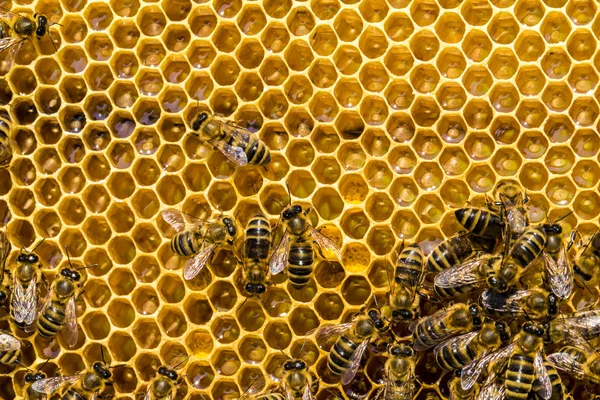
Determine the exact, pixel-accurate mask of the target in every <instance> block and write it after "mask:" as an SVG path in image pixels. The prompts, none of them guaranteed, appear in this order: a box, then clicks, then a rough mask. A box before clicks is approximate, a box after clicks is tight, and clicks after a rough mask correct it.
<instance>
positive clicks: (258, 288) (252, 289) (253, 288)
mask: <svg viewBox="0 0 600 400" xmlns="http://www.w3.org/2000/svg"><path fill="white" fill-rule="evenodd" d="M245 289H246V292H248V293H252V294H263V293H264V292H265V291H266V290H267V288H266V287H265V285H263V284H262V283H257V284H254V283H247V284H246V287H245Z"/></svg>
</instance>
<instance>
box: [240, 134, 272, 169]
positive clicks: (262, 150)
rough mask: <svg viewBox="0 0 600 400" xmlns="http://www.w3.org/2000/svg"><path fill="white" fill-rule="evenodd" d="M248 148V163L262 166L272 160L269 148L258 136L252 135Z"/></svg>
mask: <svg viewBox="0 0 600 400" xmlns="http://www.w3.org/2000/svg"><path fill="white" fill-rule="evenodd" d="M247 149H248V152H247V154H246V155H247V156H248V164H252V165H259V166H262V165H266V164H268V163H269V162H270V161H271V153H270V152H269V149H267V147H266V146H265V144H264V143H263V142H261V141H260V140H258V139H257V138H255V137H252V138H251V139H250V142H249V143H248V147H247Z"/></svg>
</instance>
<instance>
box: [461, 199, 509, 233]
mask: <svg viewBox="0 0 600 400" xmlns="http://www.w3.org/2000/svg"><path fill="white" fill-rule="evenodd" d="M454 215H455V216H456V219H457V220H458V222H459V223H460V224H461V225H462V226H463V227H464V228H465V229H466V230H468V231H469V232H471V233H472V234H474V235H477V236H481V237H485V238H491V239H497V238H500V237H502V232H503V230H504V222H502V218H500V215H498V214H496V213H494V212H491V211H489V210H484V209H481V208H474V207H467V208H460V209H458V210H456V211H454Z"/></svg>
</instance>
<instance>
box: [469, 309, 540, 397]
mask: <svg viewBox="0 0 600 400" xmlns="http://www.w3.org/2000/svg"><path fill="white" fill-rule="evenodd" d="M544 335H545V330H544V328H543V327H542V326H541V325H540V324H537V323H534V322H532V321H527V322H525V323H524V324H523V326H522V328H521V332H519V333H518V334H517V336H516V337H515V339H514V340H513V341H512V342H511V343H510V344H509V345H508V346H505V347H504V348H502V349H500V350H498V351H496V352H494V353H490V354H486V355H485V356H483V357H480V358H478V359H475V360H473V361H471V362H470V363H469V364H467V365H466V366H465V367H464V368H463V371H462V375H461V386H462V388H463V389H464V390H469V389H470V388H471V387H473V385H474V384H475V382H477V379H478V378H479V376H480V374H481V372H482V371H483V370H484V369H486V368H487V369H488V381H487V382H488V383H490V382H493V381H494V379H495V378H496V377H497V376H502V377H503V378H504V391H505V398H507V399H515V400H516V399H522V400H525V399H527V397H528V395H529V392H531V390H532V389H533V386H534V381H535V380H536V379H537V380H538V382H537V383H536V389H537V390H538V392H537V394H538V395H539V396H540V397H542V398H543V399H549V398H550V396H551V395H552V381H551V379H550V376H549V375H548V370H547V369H546V367H545V364H544V358H543V355H542V351H543V346H544V343H543V338H544Z"/></svg>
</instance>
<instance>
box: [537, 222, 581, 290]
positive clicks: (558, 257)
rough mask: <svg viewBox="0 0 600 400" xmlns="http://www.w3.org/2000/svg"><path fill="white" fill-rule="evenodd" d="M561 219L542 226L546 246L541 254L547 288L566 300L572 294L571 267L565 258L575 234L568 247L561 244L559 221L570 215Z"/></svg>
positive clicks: (561, 236) (561, 230) (561, 231)
mask: <svg viewBox="0 0 600 400" xmlns="http://www.w3.org/2000/svg"><path fill="white" fill-rule="evenodd" d="M571 213H572V212H571ZM571 213H568V214H567V215H565V216H563V217H561V218H560V219H558V220H556V221H554V222H553V223H548V224H544V225H542V228H543V229H544V232H545V233H546V245H545V246H544V251H543V252H542V257H543V260H544V266H545V271H546V276H547V280H548V286H549V287H550V290H552V293H554V294H555V295H556V296H558V297H560V298H562V299H566V298H568V297H570V296H571V293H572V292H573V266H572V265H571V263H570V262H569V260H568V258H567V251H568V250H569V249H570V248H571V246H572V244H573V241H574V238H575V235H574V234H575V232H573V235H572V236H571V241H570V242H569V244H568V246H565V244H564V243H563V235H562V233H563V229H562V227H561V226H560V225H559V224H558V222H559V221H561V220H562V219H564V218H566V217H568V216H569V215H571Z"/></svg>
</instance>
